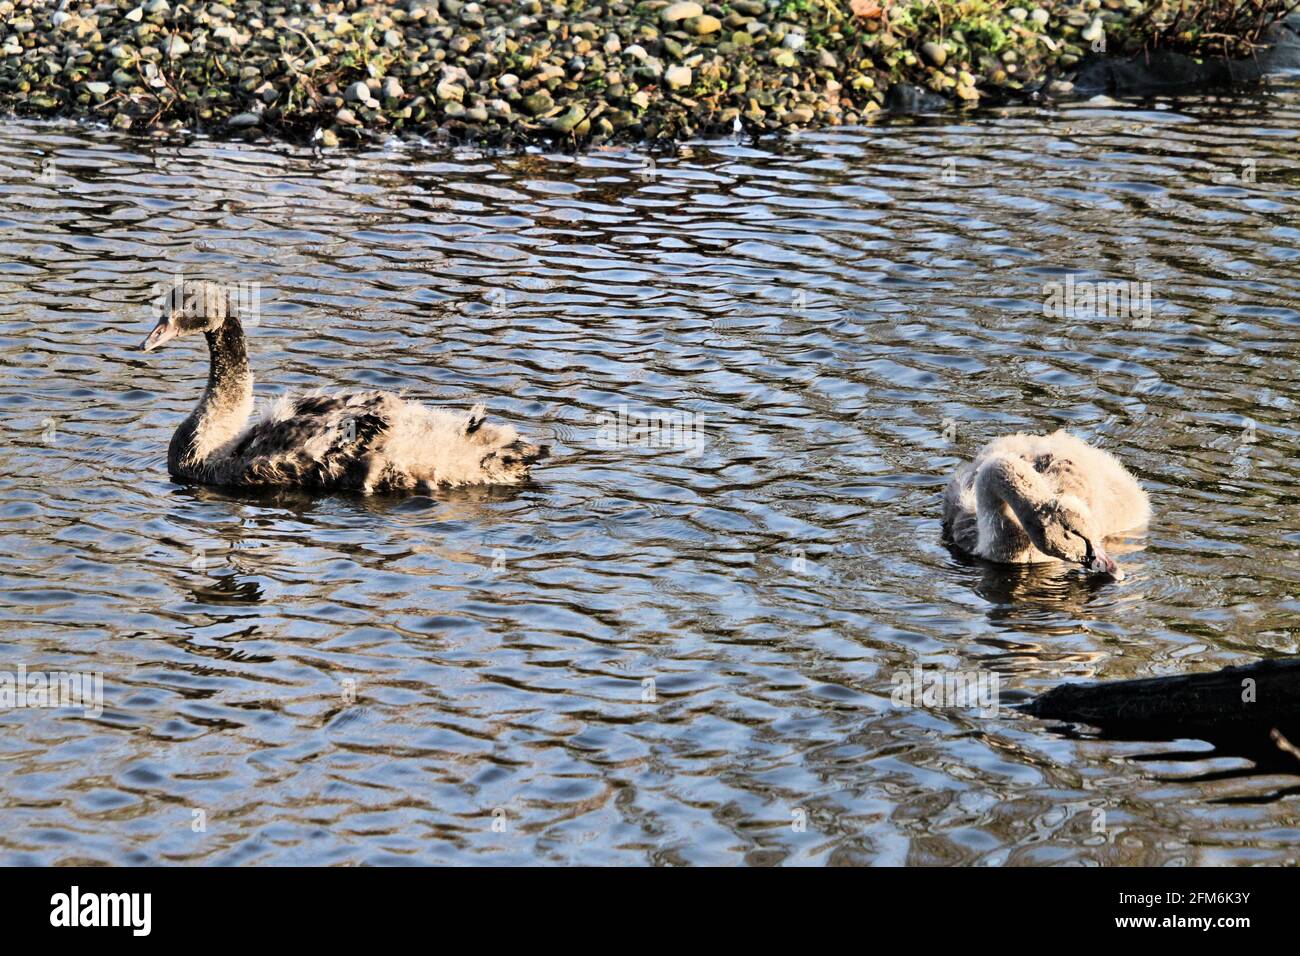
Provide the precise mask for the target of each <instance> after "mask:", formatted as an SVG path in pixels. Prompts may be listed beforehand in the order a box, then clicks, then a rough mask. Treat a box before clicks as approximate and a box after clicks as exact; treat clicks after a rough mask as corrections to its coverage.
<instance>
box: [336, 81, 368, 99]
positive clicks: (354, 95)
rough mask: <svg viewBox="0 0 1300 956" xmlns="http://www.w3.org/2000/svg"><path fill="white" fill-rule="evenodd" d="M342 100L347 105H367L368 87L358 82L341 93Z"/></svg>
mask: <svg viewBox="0 0 1300 956" xmlns="http://www.w3.org/2000/svg"><path fill="white" fill-rule="evenodd" d="M343 98H344V99H345V100H347V101H348V102H349V103H369V102H370V87H369V86H367V85H366V84H365V83H362V82H361V81H360V80H358V81H357V82H355V83H353V84H351V85H350V86H349V87H348V88H347V89H346V90H344V91H343Z"/></svg>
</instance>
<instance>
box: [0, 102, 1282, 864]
mask: <svg viewBox="0 0 1300 956" xmlns="http://www.w3.org/2000/svg"><path fill="white" fill-rule="evenodd" d="M1298 144H1300V90H1298V89H1297V88H1296V86H1295V84H1294V82H1293V83H1292V84H1291V85H1289V86H1288V85H1287V83H1286V82H1282V83H1279V84H1274V86H1273V87H1272V88H1271V89H1270V90H1268V91H1262V92H1258V93H1252V94H1245V95H1241V96H1238V97H1235V98H1233V99H1213V98H1199V99H1194V100H1190V101H1184V102H1166V103H1146V104H1141V105H1136V104H1134V105H1121V104H1113V103H1100V104H1099V103H1090V104H1080V105H1076V106H1071V107H1066V108H1064V109H1061V110H1059V111H1052V112H1048V111H1040V110H1034V109H1029V108H1025V109H1017V110H1013V111H1010V112H1006V113H1000V114H988V115H985V116H982V117H980V118H976V119H970V118H967V119H962V118H955V117H952V118H947V119H944V120H940V121H931V122H925V123H896V124H894V125H889V126H881V127H879V128H873V129H864V130H838V131H828V132H824V133H816V134H807V135H803V136H799V137H797V138H795V139H793V140H790V141H786V142H782V143H762V144H757V145H755V144H750V143H708V144H697V145H694V146H692V147H690V148H688V149H684V150H682V151H681V153H680V154H678V155H675V156H665V155H660V156H656V157H655V159H654V163H653V165H650V164H648V163H647V162H646V161H645V159H644V157H642V156H640V155H637V154H634V153H627V152H596V153H593V154H590V155H586V156H580V157H572V156H563V155H553V156H552V155H527V156H516V157H483V156H481V155H475V154H469V153H465V154H459V153H449V152H446V151H432V150H422V149H420V148H416V147H412V146H403V147H396V146H395V147H393V148H391V149H387V150H376V151H373V152H369V153H364V154H360V155H357V156H356V157H355V158H353V159H351V160H350V159H349V158H348V157H347V156H345V155H332V156H329V157H327V158H324V159H320V158H314V157H312V156H311V155H310V154H307V153H304V152H299V151H295V150H293V149H290V148H288V147H278V146H277V147H271V146H265V147H254V146H242V145H229V144H217V143H211V142H204V141H198V142H194V143H192V144H190V145H184V146H179V145H155V144H152V143H142V142H140V141H137V140H129V139H122V138H118V137H117V136H115V135H113V134H110V133H107V132H103V131H96V130H92V129H87V128H78V127H71V126H63V125H56V126H51V125H40V124H29V123H25V122H14V121H10V122H7V123H4V124H0V234H2V236H3V255H2V256H0V366H2V368H3V371H2V372H0V375H2V379H0V411H2V412H3V419H2V422H3V441H2V442H0V456H3V457H2V459H0V461H2V463H3V467H2V468H0V621H2V624H0V627H2V629H3V634H4V638H3V641H2V642H0V669H5V670H10V671H14V670H16V669H17V668H18V667H19V666H20V665H22V666H24V667H26V668H27V669H28V670H80V671H96V670H97V671H102V673H103V676H104V696H105V708H104V712H103V714H102V715H101V716H99V717H94V716H86V715H83V714H82V713H81V712H80V711H74V710H67V709H65V710H37V709H31V708H26V709H10V710H6V711H4V712H2V713H0V755H2V756H3V766H4V773H3V774H0V847H2V849H0V861H2V862H6V863H70V862H107V863H119V864H130V863H175V862H187V863H193V862H206V863H221V864H235V863H269V864H283V863H310V864H343V863H346V864H360V863H401V862H411V863H432V862H438V861H442V862H455V863H475V862H492V863H526V862H583V863H596V864H608V863H634V864H647V863H752V864H766V863H781V862H785V863H875V864H902V863H912V864H961V863H975V864H1000V863H1058V862H1073V863H1111V864H1113V863H1147V864H1178V863H1184V864H1218V863H1236V864H1244V863H1259V862H1268V863H1280V862H1286V861H1294V860H1295V859H1296V857H1297V856H1300V807H1298V805H1297V798H1296V797H1294V796H1286V795H1283V796H1281V797H1278V794H1279V791H1282V790H1285V789H1286V788H1287V787H1290V786H1294V785H1295V783H1296V781H1295V779H1294V778H1293V777H1289V776H1287V775H1283V774H1270V775H1259V774H1253V775H1252V774H1246V773H1243V772H1241V771H1243V770H1244V769H1245V768H1246V765H1245V764H1244V762H1243V761H1242V760H1240V759H1238V758H1235V757H1231V756H1212V757H1211V756H1207V755H1205V754H1204V753H1203V751H1204V750H1205V747H1204V745H1197V744H1195V743H1192V742H1188V741H1182V742H1169V743H1164V744H1160V743H1118V742H1108V741H1102V740H1095V739H1087V738H1086V737H1085V738H1084V739H1076V738H1075V737H1072V736H1069V735H1067V734H1063V733H1062V732H1061V731H1060V728H1056V727H1053V726H1052V725H1049V724H1045V723H1043V722H1040V721H1035V720H1030V719H1028V718H1025V717H1022V716H1020V715H1018V714H1016V713H1015V712H1013V711H1010V710H1007V709H1005V708H1004V709H1003V710H1002V711H1001V712H999V713H996V714H990V713H980V712H977V711H974V710H967V709H911V708H900V707H896V706H895V705H894V704H893V702H892V701H891V692H892V690H893V687H894V675H895V674H897V673H899V672H901V671H906V670H908V669H910V668H912V667H914V666H915V665H920V666H922V667H924V668H927V669H932V670H942V669H946V670H962V671H984V672H996V673H997V674H998V675H1000V678H1001V681H1002V688H1003V698H1004V703H1010V702H1013V701H1014V700H1015V699H1016V698H1017V697H1018V696H1020V697H1023V696H1025V695H1027V694H1028V693H1032V692H1037V691H1041V690H1043V689H1046V688H1048V687H1051V686H1054V685H1056V684H1057V683H1059V682H1061V681H1063V680H1075V679H1085V678H1098V679H1113V678H1125V677H1134V676H1151V675H1160V674H1178V673H1185V672H1192V671H1197V670H1207V669H1211V668H1213V667H1217V666H1222V665H1225V664H1230V663H1239V662H1245V661H1249V660H1254V659H1257V658H1259V657H1270V656H1281V655H1288V654H1293V653H1296V643H1297V633H1300V631H1298V629H1297V623H1296V622H1297V613H1298V612H1300V598H1298V597H1297V595H1300V558H1298V557H1297V551H1300V525H1298V524H1297V521H1296V519H1297V508H1296V504H1297V495H1296V491H1295V485H1296V479H1297V475H1298V474H1300V462H1298V461H1297V443H1298V442H1300V424H1298V419H1297V407H1298V406H1297V403H1298V402H1300V391H1298V390H1297V386H1296V383H1295V367H1296V366H1295V362H1296V357H1297V351H1298V349H1297V343H1298V341H1300V169H1298V167H1297V164H1296V158H1297V146H1298ZM1252 176H1253V179H1254V181H1253V182H1252V181H1251V178H1252ZM176 272H184V273H185V274H187V275H207V276H211V277H215V278H220V279H223V280H225V281H232V282H233V281H244V282H258V283H260V284H261V299H262V309H261V320H260V323H259V324H258V325H257V326H256V327H255V328H253V329H252V330H251V332H250V339H251V348H252V352H253V355H252V359H253V366H254V370H255V373H256V375H257V394H258V396H259V401H260V402H265V401H266V400H267V399H269V398H271V397H274V396H277V395H280V394H282V393H284V392H286V391H289V390H296V389H304V388H313V387H316V386H318V385H326V386H366V387H385V388H392V389H400V390H402V391H403V392H404V393H406V394H407V395H409V396H411V397H414V398H418V399H420V400H423V401H427V402H430V403H433V404H437V405H444V406H453V407H460V408H464V407H467V406H468V405H470V404H472V403H473V402H474V401H476V400H482V401H484V402H486V403H487V405H488V407H489V409H490V410H491V412H492V413H493V414H494V415H495V416H497V417H499V418H502V419H505V420H508V421H511V422H514V423H516V424H517V425H518V426H519V427H520V428H521V429H522V430H525V431H527V432H528V433H530V434H533V435H537V436H542V437H545V438H546V439H547V440H548V441H549V442H551V444H552V445H553V457H552V458H551V459H550V460H549V461H548V462H546V463H544V467H541V468H539V469H538V470H537V472H536V479H537V480H536V482H535V484H534V485H532V486H530V487H527V488H524V489H518V490H506V491H502V490H492V491H459V492H448V493H444V494H438V495H437V496H435V497H432V498H429V497H415V498H409V499H405V500H403V499H389V498H374V499H364V498H359V497H346V496H336V497H321V498H316V499H312V498H306V497H301V496H290V495H281V496H260V497H258V496H249V495H243V494H231V493H227V492H223V491H218V490H212V489H205V488H201V487H186V486H182V485H178V484H176V483H173V482H172V481H171V480H170V479H169V478H168V476H167V471H166V466H165V452H166V445H167V441H168V439H169V437H170V435H171V432H172V430H173V429H174V428H175V427H176V425H177V424H178V422H179V421H180V420H181V418H182V417H183V416H184V415H185V414H186V412H187V410H188V408H189V407H190V406H191V405H192V404H193V402H194V401H195V400H196V398H197V396H198V393H199V391H200V389H201V387H202V384H203V382H204V379H205V375H206V363H207V356H206V353H205V351H204V349H203V345H202V342H201V341H197V342H196V341H193V340H186V341H184V342H179V343H174V344H173V346H172V347H169V348H167V349H164V350H162V351H160V352H158V353H151V354H149V355H144V354H142V353H139V352H137V351H135V350H134V349H135V346H136V345H137V344H138V343H139V341H140V340H141V339H142V338H143V337H144V335H145V333H146V332H147V331H148V329H149V327H150V325H151V322H152V320H151V318H150V314H149V313H150V308H149V302H150V299H151V297H152V294H153V293H152V291H151V290H152V287H153V285H154V283H156V282H159V281H167V280H168V279H169V277H170V276H172V275H173V274H174V273H176ZM1070 274H1073V275H1074V277H1075V281H1076V282H1083V281H1090V280H1112V281H1113V280H1126V281H1134V282H1149V283H1150V290H1151V299H1152V303H1151V304H1152V309H1151V315H1150V319H1149V321H1147V320H1145V319H1143V318H1142V317H1141V316H1129V317H1123V316H1112V317H1105V318H1097V317H1092V316H1087V315H1084V316H1077V315H1076V316H1073V317H1065V318H1060V319H1057V318H1047V317H1044V315H1043V303H1044V295H1045V293H1044V289H1045V286H1046V285H1047V284H1048V283H1051V282H1055V281H1063V280H1064V279H1065V277H1066V276H1067V275H1070ZM621 406H622V407H625V411H627V412H629V413H652V412H653V413H659V414H689V415H692V416H696V418H695V419H693V420H695V421H702V422H703V423H704V428H705V434H706V441H705V443H704V446H703V448H702V450H700V453H699V454H693V453H691V450H690V449H680V448H673V447H641V446H636V447H624V446H617V445H611V443H610V442H609V441H608V440H607V437H608V436H607V434H605V433H602V431H601V426H602V421H603V419H602V416H609V415H617V414H618V413H619V409H620V407H621ZM1057 426H1069V427H1071V428H1073V429H1076V430H1077V431H1078V433H1079V434H1081V435H1083V436H1085V437H1087V438H1089V439H1090V440H1092V441H1095V442H1097V443H1099V444H1101V445H1102V446H1104V447H1107V448H1109V449H1112V450H1113V451H1115V452H1116V453H1117V454H1119V455H1120V456H1121V457H1122V458H1123V460H1124V461H1125V462H1126V463H1127V464H1128V465H1129V466H1130V467H1131V468H1132V470H1133V471H1134V472H1135V473H1136V474H1137V475H1138V476H1139V477H1140V478H1141V479H1142V481H1143V482H1144V483H1145V485H1146V486H1147V488H1148V489H1149V490H1150V492H1151V495H1152V499H1153V503H1154V505H1155V510H1156V520H1155V523H1154V525H1153V527H1152V529H1151V531H1150V534H1149V535H1148V536H1147V537H1146V538H1145V540H1144V542H1142V543H1143V544H1144V545H1145V546H1144V547H1142V548H1141V549H1139V550H1136V551H1134V552H1132V553H1130V554H1126V555H1124V556H1123V558H1122V563H1123V564H1124V566H1125V568H1126V569H1127V571H1128V576H1127V579H1126V580H1124V581H1123V582H1120V583H1115V582H1109V581H1105V582H1098V581H1096V580H1093V581H1088V580H1085V579H1083V578H1082V577H1080V576H1079V575H1077V574H1075V573H1073V572H1063V571H1059V570H1058V571H1050V570H1046V571H1036V572H1021V573H1014V572H1008V571H1004V570H995V569H991V568H987V567H981V566H978V565H975V564H972V563H970V562H968V561H964V560H962V559H960V558H959V557H958V556H955V555H954V554H952V553H950V552H949V550H948V549H947V548H945V546H944V545H943V543H942V541H941V536H940V527H939V495H940V491H941V489H942V486H943V483H944V481H945V479H946V477H947V476H948V474H949V473H950V472H951V471H952V470H953V468H954V467H955V466H956V465H957V464H958V463H959V462H960V461H961V460H963V459H966V458H969V457H970V456H971V455H972V454H973V452H974V451H975V450H976V449H977V448H978V447H979V446H980V445H981V444H982V443H983V442H985V441H987V440H988V439H990V438H992V437H994V436H996V435H998V434H1001V433H1004V432H1008V431H1013V430H1016V429H1040V430H1041V429H1050V428H1054V427H1057ZM353 694H355V699H352V695H353ZM1170 751H1178V752H1179V753H1180V754H1181V755H1180V756H1178V757H1177V758H1176V759H1173V760H1168V759H1166V760H1163V761H1161V760H1156V761H1152V760H1145V759H1144V760H1135V759H1133V758H1134V757H1136V756H1150V755H1152V754H1161V753H1162V752H1164V753H1169V752H1170ZM1198 758H1200V759H1198ZM1238 798H1244V799H1238ZM196 811H202V815H201V816H200V815H198V814H197V813H196ZM1097 811H1100V813H1099V812H1097ZM1099 820H1101V821H1103V823H1104V827H1103V828H1102V829H1101V832H1098V831H1097V822H1098V821H1099ZM805 822H806V826H805V825H804V823H805ZM201 824H205V825H206V826H205V827H204V826H202V825H201Z"/></svg>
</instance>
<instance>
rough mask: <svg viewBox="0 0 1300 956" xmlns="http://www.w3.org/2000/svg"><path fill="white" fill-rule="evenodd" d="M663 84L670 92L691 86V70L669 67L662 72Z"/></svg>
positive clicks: (681, 67) (684, 67) (683, 67)
mask: <svg viewBox="0 0 1300 956" xmlns="http://www.w3.org/2000/svg"><path fill="white" fill-rule="evenodd" d="M664 82H665V83H667V84H668V88H669V89H670V90H680V89H681V88H682V87H684V86H690V85H691V68H690V67H689V66H670V67H669V68H668V69H667V70H666V71H665V72H664Z"/></svg>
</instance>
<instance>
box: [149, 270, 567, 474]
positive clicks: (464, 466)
mask: <svg viewBox="0 0 1300 956" xmlns="http://www.w3.org/2000/svg"><path fill="white" fill-rule="evenodd" d="M162 313H163V314H162V318H161V320H160V321H159V322H158V325H157V326H156V327H155V328H154V330H153V331H152V332H151V333H149V337H148V338H146V339H145V341H144V343H143V344H142V345H141V348H142V349H144V350H145V351H146V352H147V351H151V350H153V349H155V348H157V347H159V346H160V345H162V344H164V343H166V342H169V341H171V340H172V339H174V338H177V337H180V336H184V335H188V334H192V333H195V332H202V333H203V335H204V337H205V338H206V339H207V342H208V352H209V355H210V360H211V365H210V368H209V371H208V385H207V388H206V389H205V390H204V392H203V396H202V397H201V398H200V399H199V403H198V405H197V406H196V407H195V409H194V411H193V412H191V413H190V415H189V417H188V418H186V419H185V421H183V422H182V423H181V425H180V427H179V428H177V429H176V434H175V435H174V436H172V440H171V444H170V446H169V447H168V449H167V469H168V471H169V472H171V474H172V475H173V476H174V477H176V478H180V479H185V480H188V481H197V482H202V483H204V484H210V485H225V486H234V487H250V488H265V487H291V488H304V489H311V490H320V491H326V490H334V489H347V490H354V491H360V492H363V493H366V494H370V493H374V492H419V491H430V490H432V489H433V488H435V487H437V486H440V485H441V486H448V487H456V486H461V485H480V484H482V485H487V484H497V485H517V484H521V483H523V482H525V481H527V480H528V477H529V466H530V465H531V464H532V463H533V462H535V461H537V460H538V459H540V458H544V457H545V456H546V454H547V448H546V447H545V446H539V445H534V444H531V443H529V442H528V441H526V440H524V439H523V438H521V437H520V436H519V434H518V433H517V432H516V431H515V429H514V427H513V426H511V425H493V424H489V423H487V422H486V421H485V420H484V415H485V411H484V408H483V406H482V405H476V406H474V408H473V409H471V410H470V412H469V413H468V414H459V415H457V414H452V413H450V412H444V411H439V410H437V409H432V408H428V407H426V406H424V405H421V404H419V403H418V402H411V401H407V400H406V399H403V398H401V397H400V396H397V395H394V394H393V393H391V392H382V391H359V392H340V393H334V394H323V393H317V394H311V395H305V396H299V397H285V398H281V399H280V400H279V401H277V402H276V403H275V404H274V405H273V406H272V407H271V409H270V411H269V412H268V413H267V414H266V415H264V416H262V417H261V418H260V419H258V420H256V421H251V422H250V420H249V418H250V416H251V414H252V411H253V374H252V371H251V370H250V368H249V365H248V351H247V347H246V345H245V341H244V330H243V326H242V324H241V323H240V320H239V316H238V314H237V312H236V309H235V303H234V301H233V298H232V297H231V296H229V295H228V294H227V293H226V291H225V290H224V289H222V288H221V287H220V286H218V285H216V284H214V283H210V282H197V281H190V282H185V283H179V284H178V285H177V286H176V287H175V288H174V289H172V290H171V292H170V293H169V294H168V295H167V297H166V300H165V302H164V308H163V310H162Z"/></svg>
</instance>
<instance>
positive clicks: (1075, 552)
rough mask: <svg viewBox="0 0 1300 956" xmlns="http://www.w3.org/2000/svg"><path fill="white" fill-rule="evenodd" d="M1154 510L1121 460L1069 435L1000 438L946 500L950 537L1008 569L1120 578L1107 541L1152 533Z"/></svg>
mask: <svg viewBox="0 0 1300 956" xmlns="http://www.w3.org/2000/svg"><path fill="white" fill-rule="evenodd" d="M1150 516H1151V504H1150V502H1149V501H1148V500H1147V494H1146V492H1145V491H1143V490H1142V486H1141V485H1139V484H1138V482H1137V479H1135V478H1134V477H1133V476H1132V475H1130V474H1129V473H1128V471H1127V470H1125V468H1124V466H1123V465H1122V464H1120V462H1119V459H1117V458H1115V456H1114V455H1111V454H1110V453H1109V452H1105V451H1102V450H1101V449H1099V448H1094V447H1093V446H1091V445H1089V444H1088V443H1087V442H1085V441H1083V440H1081V439H1079V438H1077V437H1075V436H1074V435H1072V434H1070V433H1069V432H1067V431H1065V430H1064V429H1060V430H1058V431H1055V432H1052V433H1051V434H1050V435H1030V434H1025V433H1023V432H1021V433H1017V434H1014V435H1004V436H1002V437H1001V438H997V439H994V440H993V441H991V442H989V443H988V444H987V445H985V446H984V447H983V449H981V450H980V453H979V454H978V455H977V456H976V457H975V461H974V462H972V463H969V464H965V465H962V466H961V467H960V468H958V469H957V472H956V473H955V474H954V475H953V476H952V479H951V480H950V481H949V482H948V487H947V489H946V490H945V492H944V499H943V528H944V534H945V535H946V536H947V537H948V539H949V540H951V541H952V542H953V543H954V544H956V545H957V547H959V548H960V549H961V550H963V551H965V552H967V553H968V554H972V555H975V556H976V557H980V558H984V559H985V560H987V561H996V562H998V563H1001V564H1031V563H1035V562H1041V561H1066V562H1069V563H1071V564H1079V565H1082V566H1083V567H1084V568H1086V569H1087V570H1089V571H1092V572H1095V573H1099V574H1109V575H1111V576H1113V577H1115V578H1117V579H1120V578H1123V572H1122V571H1120V569H1119V567H1118V566H1117V565H1116V564H1115V562H1114V560H1113V559H1112V558H1111V557H1110V555H1108V554H1107V553H1106V550H1105V548H1104V547H1103V544H1104V542H1105V540H1106V539H1107V538H1108V537H1111V536H1114V535H1117V534H1119V533H1121V532H1125V531H1137V530H1140V529H1141V528H1143V527H1145V526H1146V524H1147V521H1148V520H1149V519H1150Z"/></svg>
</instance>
